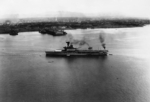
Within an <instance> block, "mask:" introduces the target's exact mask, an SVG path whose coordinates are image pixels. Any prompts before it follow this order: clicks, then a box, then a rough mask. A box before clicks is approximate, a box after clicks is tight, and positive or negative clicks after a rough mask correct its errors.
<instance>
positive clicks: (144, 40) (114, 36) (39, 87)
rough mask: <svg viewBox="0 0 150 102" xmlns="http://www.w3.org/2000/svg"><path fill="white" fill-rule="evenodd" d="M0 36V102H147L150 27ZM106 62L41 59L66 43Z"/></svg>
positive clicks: (83, 59)
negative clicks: (98, 53) (103, 53)
mask: <svg viewBox="0 0 150 102" xmlns="http://www.w3.org/2000/svg"><path fill="white" fill-rule="evenodd" d="M66 32H67V33H68V35H66V36H59V37H53V36H51V35H42V34H40V33H38V32H23V33H19V35H18V36H10V35H3V34H2V35H0V102H150V26H145V27H137V28H115V29H86V30H81V29H77V30H66ZM100 35H102V36H103V38H104V39H103V43H105V44H106V49H107V50H109V54H108V56H107V57H46V56H45V51H47V50H55V49H62V48H63V47H64V46H66V43H65V42H66V41H68V40H70V39H71V40H77V41H81V40H85V41H86V42H87V43H88V44H82V45H80V43H76V44H75V47H79V48H80V49H87V48H88V46H92V47H93V49H103V48H102V46H101V41H100V39H99V36H100Z"/></svg>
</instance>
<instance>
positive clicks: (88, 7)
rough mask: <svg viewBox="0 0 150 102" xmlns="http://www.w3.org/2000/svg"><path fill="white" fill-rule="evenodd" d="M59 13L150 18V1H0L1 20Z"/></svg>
mask: <svg viewBox="0 0 150 102" xmlns="http://www.w3.org/2000/svg"><path fill="white" fill-rule="evenodd" d="M59 11H68V12H79V13H83V14H85V15H87V16H92V15H98V16H104V15H107V16H125V17H140V18H150V12H149V11H150V0H0V18H9V17H12V18H13V17H14V18H15V17H16V18H17V17H19V18H28V17H37V16H39V17H40V16H41V17H44V16H49V15H52V14H55V13H56V12H59Z"/></svg>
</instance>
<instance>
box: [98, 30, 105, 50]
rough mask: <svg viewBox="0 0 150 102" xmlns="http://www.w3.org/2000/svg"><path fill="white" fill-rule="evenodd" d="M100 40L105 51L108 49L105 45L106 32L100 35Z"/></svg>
mask: <svg viewBox="0 0 150 102" xmlns="http://www.w3.org/2000/svg"><path fill="white" fill-rule="evenodd" d="M99 40H100V43H101V45H102V47H103V48H104V49H105V48H106V44H105V33H104V32H101V33H100V35H99Z"/></svg>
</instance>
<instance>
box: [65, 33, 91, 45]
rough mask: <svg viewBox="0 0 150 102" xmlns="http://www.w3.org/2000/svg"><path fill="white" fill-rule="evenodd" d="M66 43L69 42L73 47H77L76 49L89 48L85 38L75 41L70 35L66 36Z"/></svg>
mask: <svg viewBox="0 0 150 102" xmlns="http://www.w3.org/2000/svg"><path fill="white" fill-rule="evenodd" d="M67 41H69V42H70V43H71V44H73V45H78V46H79V47H78V48H81V47H82V46H84V45H87V46H88V47H90V46H89V44H88V43H87V39H86V38H85V36H84V37H83V38H80V39H75V38H74V37H73V36H72V35H71V34H68V35H67Z"/></svg>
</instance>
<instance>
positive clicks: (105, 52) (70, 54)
mask: <svg viewBox="0 0 150 102" xmlns="http://www.w3.org/2000/svg"><path fill="white" fill-rule="evenodd" d="M107 52H108V51H107V50H105V51H93V52H85V51H83V52H81V51H80V52H55V51H46V52H45V53H46V56H107Z"/></svg>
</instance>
